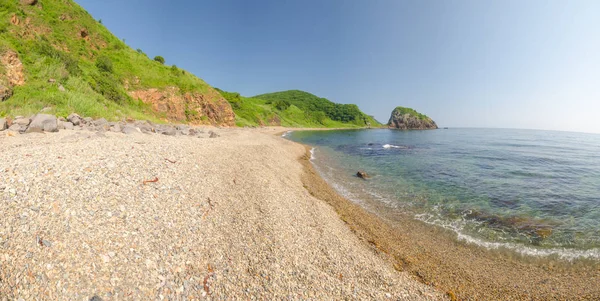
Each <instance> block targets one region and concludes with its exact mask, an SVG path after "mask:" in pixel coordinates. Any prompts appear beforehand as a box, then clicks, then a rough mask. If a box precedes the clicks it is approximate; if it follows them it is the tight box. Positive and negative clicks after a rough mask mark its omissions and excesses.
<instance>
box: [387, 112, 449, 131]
mask: <svg viewBox="0 0 600 301" xmlns="http://www.w3.org/2000/svg"><path fill="white" fill-rule="evenodd" d="M387 125H388V127H390V128H395V129H400V130H426V129H437V128H438V126H437V124H436V123H435V121H433V119H431V118H429V117H428V116H427V115H425V114H421V113H419V112H417V111H415V110H414V109H411V108H405V107H396V108H395V109H394V110H393V111H392V115H391V116H390V120H389V121H388V124H387Z"/></svg>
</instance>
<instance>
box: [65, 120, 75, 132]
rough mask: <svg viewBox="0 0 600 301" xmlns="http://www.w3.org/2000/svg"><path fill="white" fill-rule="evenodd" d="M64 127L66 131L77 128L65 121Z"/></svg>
mask: <svg viewBox="0 0 600 301" xmlns="http://www.w3.org/2000/svg"><path fill="white" fill-rule="evenodd" d="M62 126H63V127H64V128H65V130H72V129H74V128H75V127H74V126H73V124H72V123H70V122H68V121H63V122H62Z"/></svg>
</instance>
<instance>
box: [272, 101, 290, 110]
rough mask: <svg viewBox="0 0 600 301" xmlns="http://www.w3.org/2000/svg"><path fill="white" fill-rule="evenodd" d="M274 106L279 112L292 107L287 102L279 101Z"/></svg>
mask: <svg viewBox="0 0 600 301" xmlns="http://www.w3.org/2000/svg"><path fill="white" fill-rule="evenodd" d="M274 106H275V108H276V109H277V110H279V111H285V110H286V109H287V108H289V107H290V103H289V102H287V101H285V100H277V101H275V103H274Z"/></svg>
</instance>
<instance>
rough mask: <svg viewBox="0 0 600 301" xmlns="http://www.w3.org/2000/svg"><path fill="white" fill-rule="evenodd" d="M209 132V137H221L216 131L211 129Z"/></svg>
mask: <svg viewBox="0 0 600 301" xmlns="http://www.w3.org/2000/svg"><path fill="white" fill-rule="evenodd" d="M208 133H209V134H210V136H208V138H217V137H219V134H217V133H215V132H213V131H209V132H208Z"/></svg>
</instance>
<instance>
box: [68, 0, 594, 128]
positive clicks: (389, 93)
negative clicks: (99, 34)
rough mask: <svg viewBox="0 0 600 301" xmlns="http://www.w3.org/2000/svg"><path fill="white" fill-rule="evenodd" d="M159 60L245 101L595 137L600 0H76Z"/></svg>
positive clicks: (451, 124)
mask: <svg viewBox="0 0 600 301" xmlns="http://www.w3.org/2000/svg"><path fill="white" fill-rule="evenodd" d="M76 2H77V3H79V4H80V5H81V6H83V7H84V8H85V9H86V10H88V11H89V12H90V14H92V16H94V18H96V19H101V20H102V23H103V24H104V25H105V26H106V27H107V28H108V29H109V30H111V31H112V32H113V33H114V34H115V35H116V36H117V37H119V38H122V39H125V41H126V43H127V44H128V45H130V46H131V47H132V48H134V49H136V48H140V49H142V50H143V51H144V52H145V53H147V54H148V55H149V56H150V57H154V56H156V55H161V56H163V57H164V58H165V59H166V61H167V64H175V65H177V66H178V67H180V68H183V69H186V70H188V71H190V72H192V73H194V74H195V75H197V76H198V77H200V78H202V79H204V80H205V81H206V82H208V83H209V84H211V85H212V86H214V87H218V88H221V89H223V90H227V91H232V92H239V93H240V94H242V95H244V96H253V95H257V94H262V93H268V92H275V91H283V90H291V89H298V90H304V91H307V92H310V93H313V94H315V95H318V96H320V97H325V98H328V99H329V100H332V101H334V102H338V103H355V104H357V105H358V106H359V107H360V108H361V109H362V110H363V111H364V112H365V113H367V114H369V115H374V116H375V118H376V119H377V120H379V121H381V122H387V121H388V119H389V116H390V113H391V111H392V110H393V109H394V108H395V107H396V106H405V107H411V108H414V109H416V110H417V111H419V112H421V113H424V114H427V115H428V116H430V117H432V118H433V119H434V120H435V121H436V122H437V124H438V125H439V126H440V127H494V128H526V129H547V130H564V131H579V132H593V133H600V1H597V0H590V1H583V0H581V1H578V0H575V1H556V0H545V1H539V0H528V1H520V0H519V1H513V0H503V1H482V0H472V1H458V0H448V1H438V0H435V1H433V0H423V1H402V0H297V1H289V0H267V1H260V0H256V1H247V0H237V1H234V0H214V1H197V0H188V1H184V0H171V1H164V0H127V1H122V0H103V1H97V0H76Z"/></svg>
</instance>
